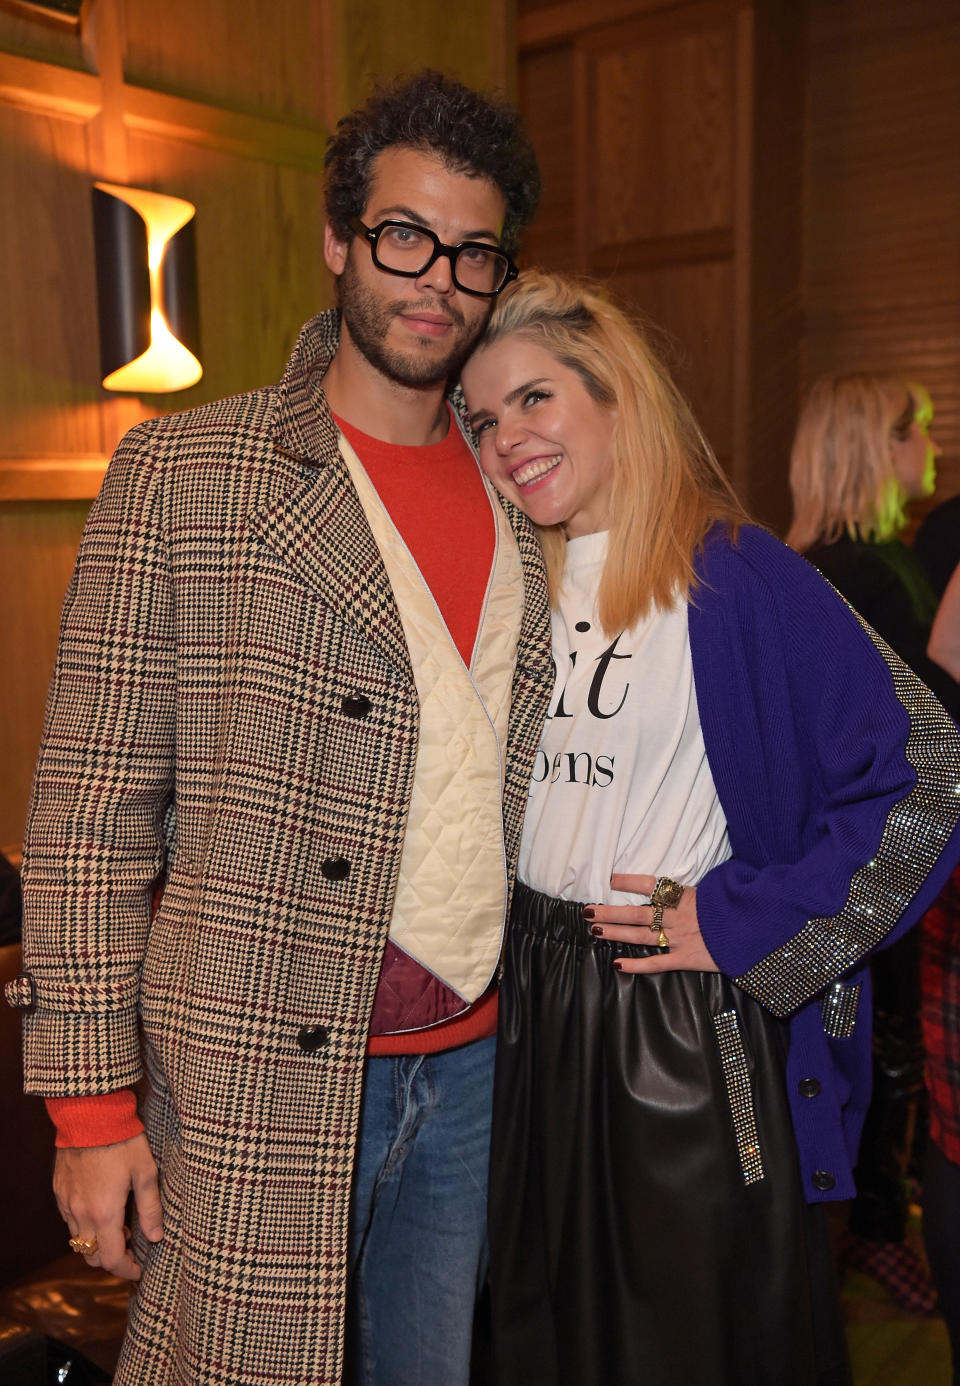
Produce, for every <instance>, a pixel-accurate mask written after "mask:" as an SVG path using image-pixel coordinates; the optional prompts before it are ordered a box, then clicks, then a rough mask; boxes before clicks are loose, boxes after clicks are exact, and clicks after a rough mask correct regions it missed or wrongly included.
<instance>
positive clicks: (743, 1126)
mask: <svg viewBox="0 0 960 1386" xmlns="http://www.w3.org/2000/svg"><path fill="white" fill-rule="evenodd" d="M713 1025H714V1029H715V1030H716V1032H717V1044H718V1046H719V1049H720V1062H721V1064H722V1065H723V1076H724V1079H725V1081H726V1084H727V1097H728V1099H729V1101H730V1113H731V1115H732V1117H733V1129H734V1133H735V1135H736V1138H737V1154H738V1155H739V1156H740V1168H741V1169H742V1170H743V1182H744V1183H745V1184H756V1183H757V1182H758V1181H759V1180H761V1179H762V1178H763V1177H764V1174H763V1159H762V1157H761V1154H760V1137H759V1136H758V1134H757V1121H756V1117H755V1115H754V1111H753V1092H752V1090H751V1087H750V1069H749V1068H748V1066H747V1056H746V1052H745V1050H744V1047H743V1039H742V1037H741V1035H740V1022H739V1020H738V1018H737V1013H736V1011H721V1012H720V1014H719V1015H715V1016H714V1017H713Z"/></svg>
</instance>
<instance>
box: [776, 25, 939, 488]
mask: <svg viewBox="0 0 960 1386" xmlns="http://www.w3.org/2000/svg"><path fill="white" fill-rule="evenodd" d="M810 17H811V26H810V79H809V86H808V103H807V109H808V113H807V170H806V184H807V196H806V211H805V221H804V232H805V243H806V273H805V284H804V290H805V302H806V334H805V342H804V363H803V364H804V377H805V381H806V382H807V383H808V384H809V383H810V382H812V380H813V379H815V378H816V377H817V376H818V375H819V374H821V373H822V372H824V371H830V370H841V369H864V370H877V371H887V370H892V371H897V372H904V373H907V374H909V375H914V376H917V377H919V378H920V379H921V380H922V381H924V382H925V383H926V384H927V385H928V386H929V388H930V390H931V391H932V393H933V396H934V401H935V404H936V411H937V421H936V430H935V431H936V436H937V438H938V440H939V441H940V443H941V445H942V447H943V449H944V455H943V458H942V459H941V463H940V476H941V482H940V488H939V491H940V494H941V495H943V496H946V495H949V494H952V493H955V492H957V491H960V80H958V73H960V4H958V3H957V0H911V4H910V5H909V6H904V5H902V4H898V3H895V0H846V3H844V4H843V5H837V4H835V3H832V0H811V6H810ZM917 509H918V513H919V511H920V510H921V509H922V507H918V508H917Z"/></svg>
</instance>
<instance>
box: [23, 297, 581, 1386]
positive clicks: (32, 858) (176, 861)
mask: <svg viewBox="0 0 960 1386" xmlns="http://www.w3.org/2000/svg"><path fill="white" fill-rule="evenodd" d="M336 342H337V318H336V315H335V314H324V315H321V316H320V317H317V318H314V319H313V320H311V322H309V323H308V324H307V325H306V327H305V328H304V329H303V331H302V332H301V334H300V338H299V340H298V343H297V346H296V349H295V351H294V353H293V356H292V357H291V360H290V362H289V364H288V366H287V369H286V372H285V374H284V376H283V379H282V381H281V382H280V384H279V385H278V386H275V387H271V388H268V389H264V390H260V391H257V392H254V393H252V394H247V395H240V396H238V397H236V398H233V399H228V400H222V401H220V402H218V403H215V404H211V405H207V406H204V407H202V408H200V409H197V410H194V411H191V412H188V413H183V414H178V415H173V416H168V417H166V418H162V419H157V420H153V421H151V422H148V423H146V424H143V425H141V426H139V427H138V428H135V429H134V430H133V431H132V432H131V433H130V434H128V435H127V437H126V438H125V439H124V441H123V442H122V444H121V445H120V448H119V449H118V451H117V454H116V456H115V457H114V459H113V461H112V463H111V465H110V468H109V469H108V473H107V477H106V479H105V481H104V485H103V489H102V491H101V493H100V496H99V497H98V499H97V501H96V502H95V504H94V506H93V508H92V510H91V513H90V518H89V521H88V524H87V527H86V529H85V531H84V535H83V540H82V543H81V547H80V553H79V557H78V560H77V567H76V570H75V573H74V576H73V578H72V580H71V584H70V587H69V589H68V592H67V596H66V599H65V604H64V612H63V622H62V628H61V637H60V649H59V656H58V660H57V665H56V670H55V673H54V677H53V682H52V685H51V690H50V695H49V701H48V707H47V717H46V724H45V731H44V739H43V744H42V747H41V752H40V760H39V766H38V771H37V778H36V781H35V785H34V792H33V799H32V804H31V812H30V819H29V828H28V834H27V840H26V848H25V860H24V885H25V896H26V910H27V914H26V931H25V933H26V942H25V950H26V951H25V968H26V971H27V974H28V978H29V980H22V981H21V982H20V983H19V991H18V997H19V999H20V1001H21V1003H23V1002H25V1001H26V1002H30V1003H32V1005H31V1009H30V1010H29V1011H28V1013H27V1015H26V1017H25V1069H26V1078H27V1090H28V1091H30V1092H34V1093H41V1094H45V1095H48V1096H49V1095H57V1094H61V1095H62V1094H74V1093H93V1092H106V1091H109V1090H112V1089H117V1088H121V1087H125V1086H129V1085H131V1084H134V1083H136V1082H137V1081H138V1080H139V1079H140V1077H141V1072H142V1068H143V1067H144V1066H145V1067H146V1069H147V1070H148V1073H149V1078H150V1086H149V1095H148V1098H147V1101H146V1110H145V1119H146V1123H147V1131H148V1135H149V1137H150V1141H151V1145H152V1147H153V1150H154V1152H155V1154H156V1156H157V1159H158V1163H159V1166H160V1172H161V1186H162V1194H163V1203H164V1228H165V1231H164V1238H163V1241H162V1242H161V1243H160V1244H158V1245H157V1246H156V1247H147V1246H146V1245H144V1244H143V1243H142V1239H140V1240H141V1244H140V1246H139V1252H140V1254H141V1256H142V1257H143V1258H144V1260H145V1269H144V1275H143V1280H142V1282H141V1285H140V1288H139V1291H138V1294H137V1297H136V1300H135V1303H134V1306H133V1308H132V1312H131V1321H130V1328H129V1332H128V1335H127V1340H126V1343H125V1345H124V1349H123V1353H122V1356H121V1360H120V1366H119V1369H118V1375H117V1378H116V1380H117V1382H118V1383H123V1386H159V1383H163V1386H173V1383H177V1386H180V1383H184V1384H186V1383H190V1386H197V1384H198V1383H209V1386H280V1383H283V1386H322V1384H325V1383H335V1382H339V1381H340V1376H341V1364H342V1344H343V1309H344V1280H345V1274H344V1271H345V1257H346V1247H347V1221H348V1210H349V1202H350V1182H351V1173H352V1168H353V1156H354V1144H355V1135H356V1127H357V1114H358V1104H359V1100H360V1091H361V1079H362V1062H363V1054H364V1047H365V1041H366V1035H367V1029H368V1021H369V1016H370V1011H371V1006H372V1002H373V996H374V991H375V988H376V984H377V976H378V971H379V965H380V959H381V953H382V951H383V948H384V943H385V939H386V934H387V929H388V924H389V919H390V912H391V902H392V900H393V896H394V890H395V886H396V880H397V871H398V867H399V861H400V849H401V844H402V840H403V833H404V821H405V816H406V812H407V806H408V800H409V796H410V790H411V783H412V779H413V772H414V762H415V756H416V746H417V729H418V705H417V695H416V688H415V685H414V680H413V674H412V669H411V666H410V661H409V657H408V654H407V649H406V645H405V643H404V637H403V630H402V626H401V622H400V618H399V614H398V612H397V609H396V605H395V602H394V599H393V595H392V592H391V590H390V585H389V582H388V579H387V575H386V572H385V571H384V568H383V564H382V561H381V558H380V555H379V552H378V550H377V549H376V547H375V545H374V542H373V538H372V535H371V534H370V531H369V528H368V526H367V524H366V521H365V518H364V515H363V511H362V509H361V507H360V503H359V501H358V498H357V496H356V493H355V491H354V489H353V487H352V484H351V482H350V480H349V477H348V475H347V473H346V470H345V468H344V466H343V463H342V461H341V460H340V458H339V454H338V450H337V433H336V429H335V426H334V424H333V421H332V419H331V417H330V414H329V411H328V409H327V406H326V404H325V401H324V397H323V393H322V378H323V373H324V371H325V369H326V366H327V364H328V363H329V360H330V359H331V356H332V354H333V352H334V350H335V349H336ZM507 511H508V514H509V517H510V520H511V522H512V524H513V527H514V530H515V533H516V536H517V540H518V543H519V546H520V552H521V555H522V558H523V566H524V581H525V598H526V603H525V616H524V622H523V628H522V633H521V640H520V646H519V650H518V659H517V670H516V675H515V681H514V688H513V703H512V712H511V717H510V728H509V738H508V748H507V759H506V784H505V790H504V820H505V834H506V845H507V854H508V860H509V867H510V875H511V878H512V875H513V870H514V868H515V865H516V856H517V850H518V845H519V835H520V827H521V822H522V817H523V810H524V807H525V803H526V797H527V786H528V782H529V776H530V771H531V767H532V763H533V758H534V754H535V751H536V746H537V741H538V737H539V733H540V728H541V725H542V722H543V717H544V713H545V710H546V704H547V700H548V698H549V695H550V691H551V689H552V683H553V674H552V666H551V663H550V646H549V614H548V603H547V597H546V590H545V585H544V579H543V570H542V564H541V559H540V553H539V548H538V545H537V542H536V538H535V535H534V532H533V530H532V528H531V526H530V525H529V523H528V522H527V521H526V520H525V519H524V517H523V516H521V515H520V514H519V512H517V511H516V510H514V509H512V508H511V507H509V506H508V507H507ZM161 877H162V878H163V879H164V881H165V887H164V890H163V896H162V902H161V904H160V907H159V910H158V912H157V913H156V916H155V918H154V919H153V921H152V922H151V918H150V899H151V894H152V889H151V885H152V883H153V882H154V881H156V880H157V879H159V878H161ZM15 999H16V998H15Z"/></svg>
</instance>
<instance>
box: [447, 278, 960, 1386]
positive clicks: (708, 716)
mask: <svg viewBox="0 0 960 1386" xmlns="http://www.w3.org/2000/svg"><path fill="white" fill-rule="evenodd" d="M463 384H464V390H465V393H466V398H467V403H468V407H469V411H470V419H471V422H472V424H473V428H474V430H475V432H476V433H477V436H478V442H479V451H480V461H481V465H482V466H483V469H484V471H485V472H486V474H487V476H488V477H489V478H490V479H491V480H492V481H493V482H494V484H495V485H496V486H497V487H498V489H499V490H500V491H501V493H502V494H503V496H504V497H505V498H506V499H507V500H508V501H509V502H511V503H513V504H516V505H517V506H519V507H520V508H521V509H523V510H524V511H525V512H526V513H527V514H528V515H529V516H530V518H531V519H532V520H534V521H535V523H536V525H537V527H538V530H539V532H540V535H541V539H542V542H543V545H544V553H545V557H546V561H547V570H548V575H549V578H550V590H551V600H552V606H553V613H552V639H553V656H554V664H555V666H556V678H555V685H554V691H553V699H552V701H551V705H550V712H549V716H548V719H547V722H546V726H545V729H544V733H543V736H542V739H541V743H540V750H539V753H538V756H537V759H536V762H535V765H534V770H533V775H532V779H531V785H530V801H529V806H528V809H527V814H526V818H525V821H524V828H523V836H522V841H521V850H520V858H519V866H518V881H517V886H516V890H515V893H514V901H513V908H512V914H511V924H510V931H509V935H508V946H507V955H506V958H505V963H504V976H503V984H502V994H501V1021H500V1029H499V1034H498V1051H497V1073H496V1085H495V1099H494V1131H493V1140H492V1154H491V1187H490V1233H491V1299H492V1317H493V1330H494V1352H495V1364H496V1370H497V1381H498V1386H611V1384H612V1383H617V1386H677V1383H679V1382H684V1383H686V1382H690V1383H693V1382H696V1383H697V1386H741V1383H743V1382H757V1383H761V1382H762V1383H774V1382H776V1383H777V1386H812V1383H818V1386H828V1384H829V1386H835V1384H837V1383H842V1382H845V1381H846V1380H847V1376H848V1371H847V1364H846V1354H845V1347H844V1341H843V1330H842V1324H841V1322H840V1318H839V1314H838V1311H837V1303H836V1294H835V1281H834V1274H833V1265H832V1260H831V1254H830V1248H829V1242H828V1238H827V1236H826V1232H825V1227H824V1219H823V1207H822V1204H823V1201H824V1200H827V1199H832V1198H848V1197H849V1196H850V1195H851V1194H852V1192H853V1177H852V1169H851V1164H852V1160H853V1157H854V1153H855V1151H856V1146H857V1140H858V1137H859V1134H860V1125H861V1121H862V1117H863V1112H864V1110H865V1108H866V1104H867V1096H868V1093H869V1086H870V1043H871V1025H870V1003H869V987H868V985H867V965H868V962H869V959H870V957H871V956H872V955H873V954H874V953H875V952H876V950H877V949H878V948H879V947H881V946H883V945H884V944H887V943H890V942H892V941H893V940H894V939H896V938H899V937H901V936H902V935H903V934H904V932H905V930H906V929H907V928H908V927H909V926H910V925H911V924H912V923H913V922H914V921H915V920H916V919H917V918H918V917H919V915H920V914H921V913H922V911H923V910H924V909H925V908H926V906H927V905H928V904H929V902H930V900H931V899H932V898H933V896H934V894H935V893H936V891H937V889H938V886H939V884H940V883H941V882H942V880H943V879H944V878H945V877H946V875H947V874H948V872H949V870H950V867H951V865H952V864H953V862H954V861H955V860H956V859H957V856H958V855H960V825H958V820H960V798H958V795H957V788H958V786H960V733H958V730H957V728H956V727H954V726H953V724H952V723H951V722H950V719H949V718H948V717H947V716H946V714H945V713H944V711H943V709H942V708H941V707H940V705H939V704H938V703H937V701H936V699H935V698H934V697H933V696H932V695H931V694H930V693H929V691H928V690H927V689H926V688H925V687H924V686H923V685H922V684H921V683H920V682H919V680H918V679H916V677H915V676H914V675H913V674H912V673H911V672H910V671H909V670H908V669H907V668H906V667H905V666H904V664H903V663H902V661H901V660H900V659H899V658H898V657H897V655H896V654H894V653H893V652H892V651H891V650H890V649H889V648H888V647H887V646H886V645H884V643H883V642H882V641H880V640H879V639H878V638H877V637H876V636H875V634H874V633H873V632H872V631H871V630H870V629H869V627H868V626H866V625H865V624H864V623H863V622H862V621H861V620H859V618H858V617H857V616H856V615H855V613H854V612H852V611H851V610H850V608H849V607H848V606H847V605H846V603H844V602H843V601H842V600H841V599H840V598H839V597H838V596H837V594H836V592H834V591H833V590H832V588H831V587H830V586H829V584H827V583H826V582H824V581H823V579H822V578H821V577H820V576H819V575H818V574H817V573H816V572H815V571H814V569H813V568H812V567H811V566H810V565H809V564H807V563H806V562H804V561H803V560H802V559H801V558H799V557H798V556H797V555H796V554H794V553H793V552H792V551H791V550H790V549H788V548H787V547H785V546H784V545H783V544H781V543H780V542H779V541H778V540H776V539H775V538H773V536H772V535H770V534H768V533H767V532H766V531H764V530H762V529H759V528H757V527H755V526H753V525H752V524H750V523H749V521H748V518H747V516H746V514H745V512H744V510H743V507H742V506H741V505H740V504H739V502H738V500H737V498H736V497H735V495H734V494H733V493H732V491H731V489H730V486H729V483H728V482H727V480H726V478H725V476H724V474H723V472H722V470H721V468H720V466H719V465H718V463H717V461H716V459H715V457H714V456H713V453H712V452H711V450H710V448H709V446H708V444H707V442H706V440H705V439H704V437H703V435H702V433H701V431H700V429H699V428H698V426H697V424H696V422H695V420H694V419H693V417H692V415H691V413H690V410H689V407H688V406H687V405H686V403H685V402H684V400H683V399H682V398H681V397H680V395H679V394H678V392H677V390H676V388H675V386H674V385H673V382H672V381H671V380H670V378H669V376H668V374H667V372H666V371H665V369H664V367H663V366H662V364H661V363H660V361H659V360H658V359H657V357H656V355H655V353H654V352H653V350H652V349H651V346H650V344H649V341H648V340H647V339H646V337H645V335H644V334H643V332H642V331H641V330H639V329H638V328H637V327H636V326H635V325H634V324H633V323H632V322H631V321H630V320H629V319H628V318H627V317H626V315H625V314H624V313H622V312H621V311H620V310H619V309H617V308H616V307H615V306H613V305H612V304H611V303H610V302H609V301H608V300H607V299H606V298H605V297H604V296H603V294H602V293H600V292H598V291H596V290H595V289H593V288H591V287H590V286H588V285H584V284H581V283H579V282H578V281H574V280H570V279H567V278H564V277H562V276H558V275H551V274H544V273H540V272H528V273H525V274H522V275H521V276H520V278H519V280H518V281H517V283H516V284H515V285H511V286H510V288H509V289H507V290H506V291H505V293H504V294H503V295H501V297H500V300H499V301H498V303H497V304H496V305H495V307H494V311H493V313H492V315H491V318H490V321H489V323H488V325H487V328H486V331H485V333H484V334H483V336H482V337H481V339H480V341H479V343H478V347H477V349H476V351H475V353H474V354H473V356H472V357H471V359H470V361H469V362H468V363H467V365H466V367H465V369H464V373H463ZM851 688H857V689H858V690H859V691H860V693H861V694H862V700H859V699H854V698H851V696H850V690H851ZM634 863H643V866H642V868H641V872H642V874H640V873H638V867H637V865H635V864H634ZM624 901H627V902H629V903H627V904H626V905H625V904H624V903H623V902H624Z"/></svg>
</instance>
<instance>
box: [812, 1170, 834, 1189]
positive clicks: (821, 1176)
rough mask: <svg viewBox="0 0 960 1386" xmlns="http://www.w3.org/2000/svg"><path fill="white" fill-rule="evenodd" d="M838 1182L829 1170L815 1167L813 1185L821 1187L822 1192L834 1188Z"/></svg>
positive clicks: (817, 1187)
mask: <svg viewBox="0 0 960 1386" xmlns="http://www.w3.org/2000/svg"><path fill="white" fill-rule="evenodd" d="M836 1182H837V1181H836V1179H834V1177H833V1175H832V1174H831V1173H830V1172H829V1170H825V1169H815V1170H814V1171H813V1187H814V1188H815V1189H819V1190H820V1192H821V1193H826V1192H827V1191H828V1190H829V1189H832V1188H833V1186H834V1184H835V1183H836Z"/></svg>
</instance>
